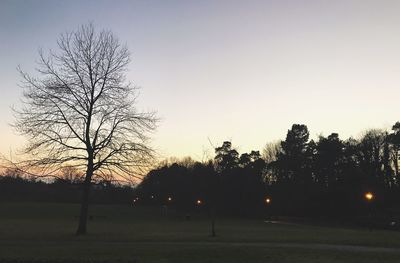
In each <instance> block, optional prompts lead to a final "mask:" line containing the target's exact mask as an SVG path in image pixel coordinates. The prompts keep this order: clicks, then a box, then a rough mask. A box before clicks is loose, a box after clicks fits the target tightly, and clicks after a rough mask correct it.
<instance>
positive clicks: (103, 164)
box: [15, 24, 156, 235]
mask: <svg viewBox="0 0 400 263" xmlns="http://www.w3.org/2000/svg"><path fill="white" fill-rule="evenodd" d="M57 44H58V49H59V51H58V52H53V51H50V52H48V53H47V54H45V53H44V52H43V51H39V55H40V61H39V62H38V64H39V65H38V69H37V73H38V77H33V76H31V75H29V74H27V73H25V72H24V71H22V70H21V69H19V70H20V73H21V75H22V78H23V84H22V87H23V88H24V94H23V97H24V100H23V105H24V106H23V107H22V108H21V109H19V110H16V119H17V120H16V123H15V127H16V129H17V131H18V132H19V133H20V134H22V135H24V136H26V137H27V138H28V141H29V145H27V147H26V153H27V154H30V156H33V157H32V158H31V159H30V160H29V165H30V167H34V169H35V171H36V172H37V171H41V172H43V171H52V172H53V173H54V172H55V171H57V169H60V167H62V166H71V167H75V168H76V169H80V170H83V171H84V173H85V178H84V183H83V194H82V202H81V210H80V220H79V226H78V230H77V234H78V235H81V234H85V233H86V225H87V217H88V204H89V190H90V186H91V182H92V180H93V178H94V177H95V176H100V177H101V176H102V175H104V176H107V177H109V176H110V174H111V175H112V176H113V179H114V180H129V181H132V180H134V178H137V177H141V176H142V173H141V172H143V169H144V168H145V167H146V166H147V164H148V161H149V160H150V158H151V157H152V150H151V149H150V148H149V147H148V139H149V138H148V136H147V135H148V133H149V132H150V131H152V130H153V129H155V124H156V118H155V114H154V113H153V112H139V111H137V110H136V109H135V102H136V94H137V93H136V90H135V89H134V88H133V87H131V84H130V83H129V82H127V81H126V79H125V74H126V71H127V66H128V63H129V62H130V54H129V51H128V49H127V48H126V46H123V45H121V44H120V43H119V41H118V39H117V38H116V37H115V36H114V35H113V34H112V33H111V32H110V31H101V32H97V31H96V30H95V28H94V26H93V25H92V24H90V25H85V26H82V27H80V28H79V29H78V30H77V31H73V32H68V33H65V34H62V35H61V36H60V38H59V40H58V42H57Z"/></svg>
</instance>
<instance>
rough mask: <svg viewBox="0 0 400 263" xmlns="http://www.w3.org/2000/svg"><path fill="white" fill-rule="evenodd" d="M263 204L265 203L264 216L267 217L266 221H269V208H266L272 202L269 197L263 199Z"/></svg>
mask: <svg viewBox="0 0 400 263" xmlns="http://www.w3.org/2000/svg"><path fill="white" fill-rule="evenodd" d="M264 202H265V206H266V209H265V213H266V216H267V220H271V215H270V213H269V212H270V211H269V207H268V206H269V205H270V204H271V202H272V199H271V197H268V196H267V197H265V200H264Z"/></svg>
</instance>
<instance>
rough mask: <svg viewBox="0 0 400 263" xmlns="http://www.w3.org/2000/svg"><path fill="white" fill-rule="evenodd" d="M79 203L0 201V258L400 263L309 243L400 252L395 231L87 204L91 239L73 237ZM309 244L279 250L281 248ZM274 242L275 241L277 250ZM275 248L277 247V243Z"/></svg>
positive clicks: (394, 256)
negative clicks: (213, 218) (213, 225)
mask: <svg viewBox="0 0 400 263" xmlns="http://www.w3.org/2000/svg"><path fill="white" fill-rule="evenodd" d="M78 211H79V206H78V205H74V204H48V203H3V204H0V259H2V260H3V261H10V262H35V261H36V262H93V261H98V262H109V261H112V262H119V261H121V262H135V261H136V262H140V263H142V262H380V263H382V262H399V260H398V259H399V256H400V254H399V253H391V252H384V253H383V252H369V251H368V252H365V251H362V252H361V251H342V250H340V251H338V250H332V249H317V248H314V247H313V245H312V244H337V245H359V246H371V247H392V248H400V233H399V232H392V231H382V230H376V231H372V232H369V231H368V230H367V229H363V228H359V229H350V228H340V227H335V228H332V227H317V226H303V225H302V226H300V225H275V224H266V223H264V222H263V221H262V220H244V219H232V218H218V220H217V235H218V236H217V237H216V238H211V237H210V236H209V232H210V221H209V219H208V218H207V217H206V216H200V215H194V216H192V220H190V221H185V220H184V219H183V215H179V214H176V213H170V214H169V217H165V216H162V213H161V209H155V208H137V207H132V206H111V205H104V206H100V205H98V206H92V207H91V210H90V214H92V215H94V220H92V221H89V225H88V231H89V234H88V235H87V236H83V237H77V236H75V235H74V233H75V230H76V227H77V223H78V222H77V218H76V216H77V215H78ZM293 243H296V244H310V245H309V246H308V247H304V248H299V247H290V246H289V247H285V244H293ZM276 244H278V245H277V246H276ZM279 244H281V246H279Z"/></svg>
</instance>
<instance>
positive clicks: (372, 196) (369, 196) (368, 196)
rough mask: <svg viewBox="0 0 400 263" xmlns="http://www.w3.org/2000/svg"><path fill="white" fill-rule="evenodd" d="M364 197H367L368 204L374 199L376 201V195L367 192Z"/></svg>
mask: <svg viewBox="0 0 400 263" xmlns="http://www.w3.org/2000/svg"><path fill="white" fill-rule="evenodd" d="M364 197H365V199H367V201H368V202H371V201H372V199H374V194H373V193H371V192H367V193H365V195H364Z"/></svg>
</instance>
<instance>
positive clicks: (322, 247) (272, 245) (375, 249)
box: [137, 241, 400, 253]
mask: <svg viewBox="0 0 400 263" xmlns="http://www.w3.org/2000/svg"><path fill="white" fill-rule="evenodd" d="M137 243H139V244H141V245H155V244H157V245H167V246H168V245H175V246H196V245H199V246H232V247H266V248H302V249H317V250H336V251H349V252H382V253H400V248H388V247H370V246H357V245H335V244H316V243H272V242H219V241H216V242H213V241H210V242H196V241H188V242H180V241H177V242H172V241H171V242H169V241H165V242H137Z"/></svg>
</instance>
